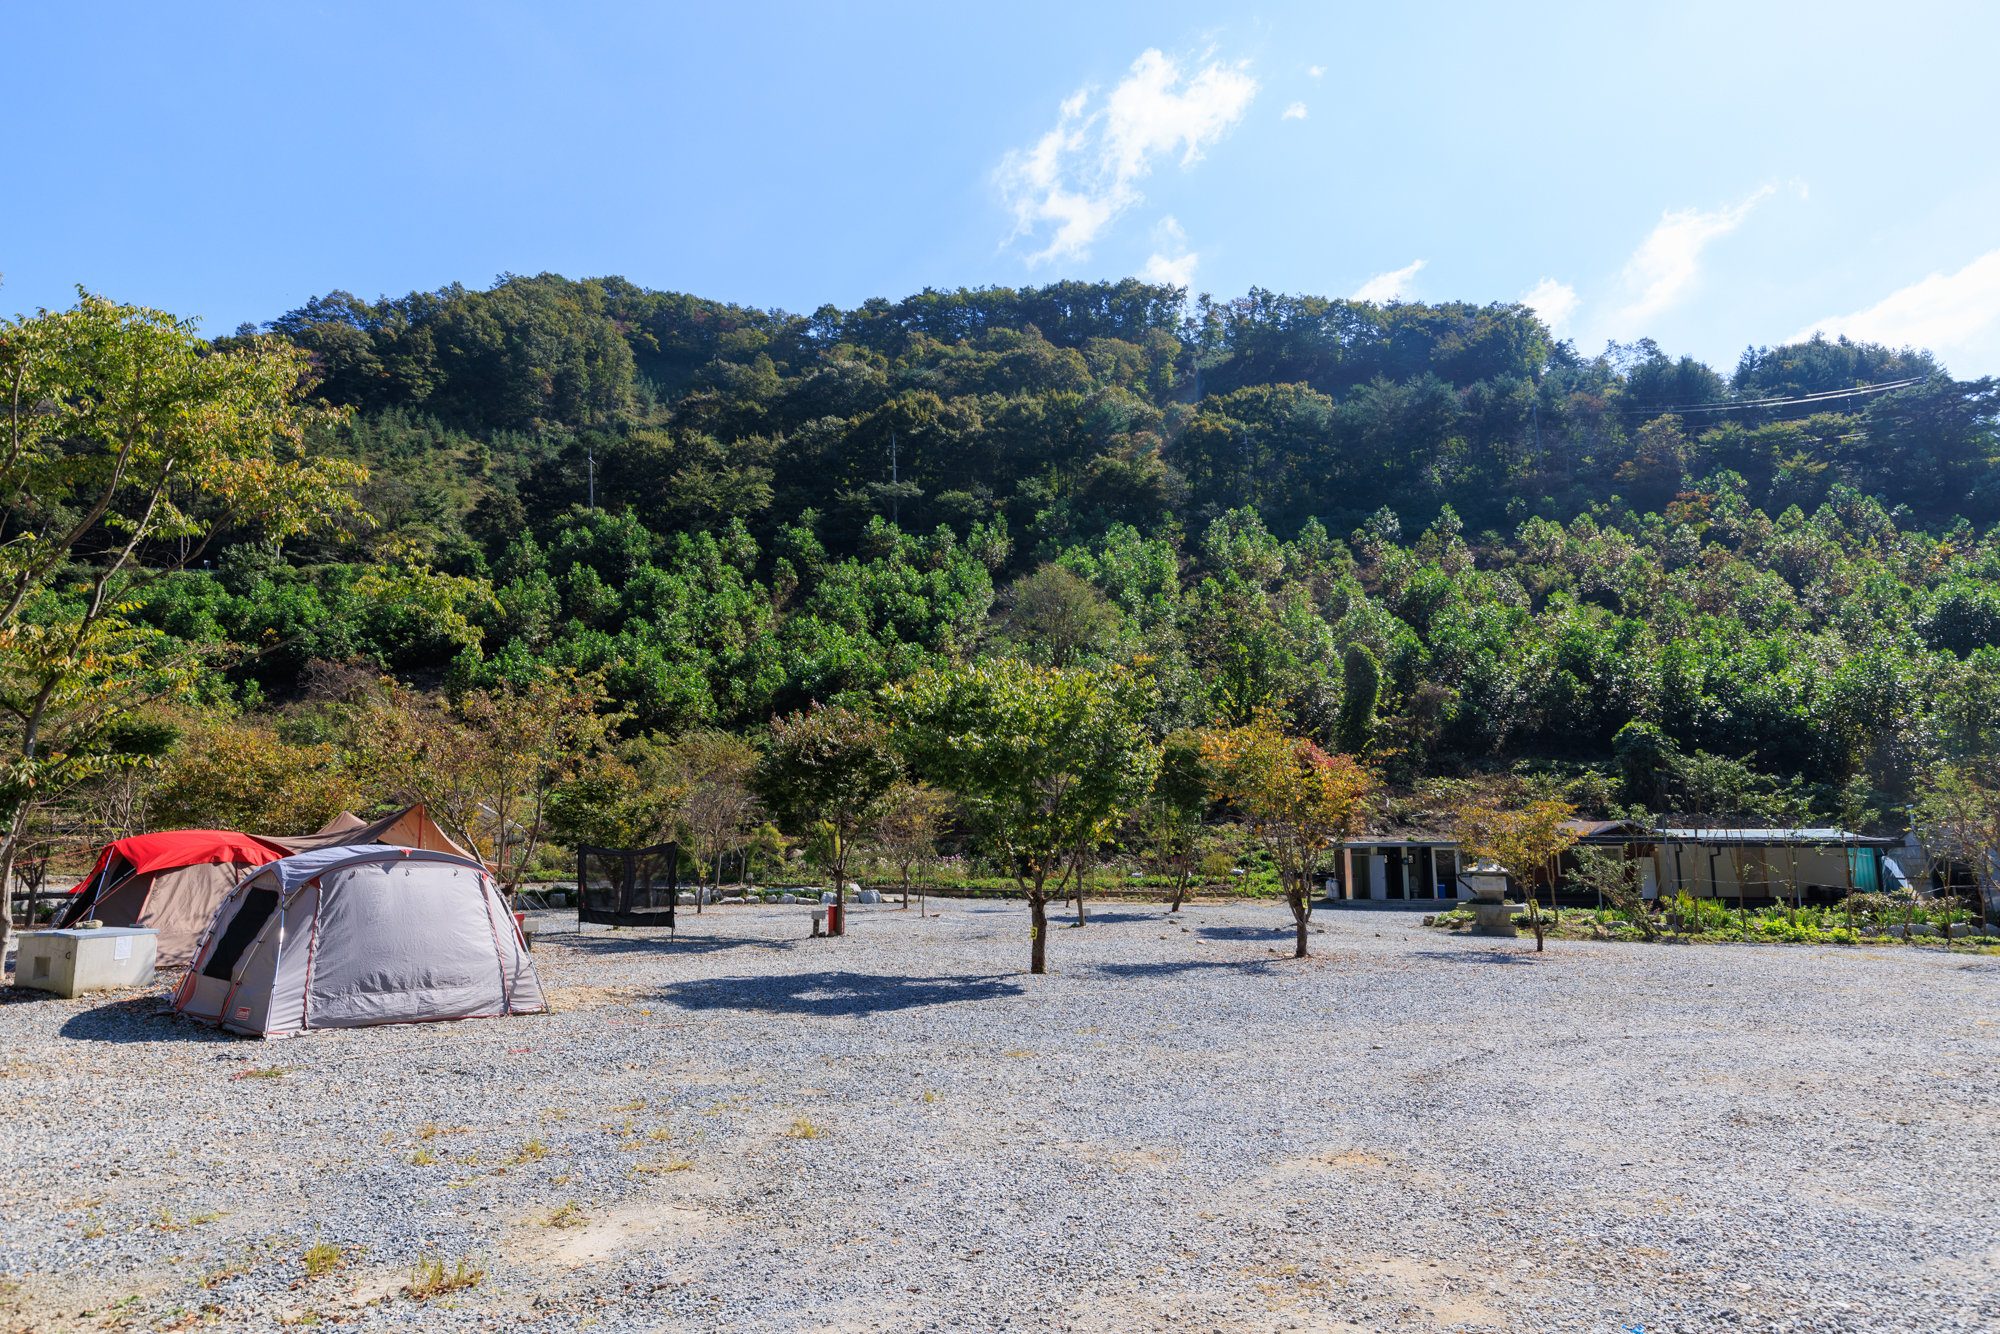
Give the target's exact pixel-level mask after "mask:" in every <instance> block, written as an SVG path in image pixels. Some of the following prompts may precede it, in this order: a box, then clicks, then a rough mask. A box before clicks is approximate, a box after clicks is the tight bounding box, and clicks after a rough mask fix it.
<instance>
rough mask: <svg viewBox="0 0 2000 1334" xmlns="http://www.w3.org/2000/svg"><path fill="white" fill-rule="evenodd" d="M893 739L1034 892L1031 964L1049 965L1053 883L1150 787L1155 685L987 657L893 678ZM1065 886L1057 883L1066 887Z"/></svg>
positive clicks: (1117, 672)
mask: <svg viewBox="0 0 2000 1334" xmlns="http://www.w3.org/2000/svg"><path fill="white" fill-rule="evenodd" d="M886 698H887V701H888V708H889V711H890V714H891V716H892V717H893V718H894V719H895V721H896V733H897V744H898V745H899V746H900V747H901V748H902V750H903V753H904V754H905V755H907V756H908V757H909V759H910V762H911V764H912V766H913V767H915V768H916V770H917V771H918V772H920V773H922V774H924V775H926V776H927V777H929V778H931V779H932V780H934V781H935V782H937V783H938V784H939V785H940V786H941V787H944V788H945V789H946V790H948V791H950V792H953V793H955V794H956V795H957V796H958V798H959V800H960V801H962V802H963V803H964V804H965V807H966V810H967V812H968V814H969V815H970V816H971V817H972V819H973V820H974V821H975V822H976V823H977V824H978V825H979V827H980V829H981V830H982V831H983V832H984V833H985V835H986V837H987V838H988V839H990V840H991V841H992V843H993V845H994V846H995V847H996V848H997V849H998V850H999V851H1000V852H1001V853H1002V854H1003V855H1004V856H1005V857H1006V858H1007V861H1008V864H1009V865H1010V866H1011V867H1012V869H1013V872H1014V878H1015V883H1017V884H1018V885H1020V886H1021V889H1022V891H1023V892H1024V893H1025V894H1026V896H1027V899H1028V911H1029V919H1030V923H1031V927H1030V929H1031V932H1032V938H1031V941H1030V944H1029V950H1028V971H1029V972H1031V973H1045V972H1047V971H1048V928H1049V921H1048V904H1049V896H1048V882H1049V879H1050V877H1051V876H1055V875H1057V874H1058V873H1059V872H1064V868H1065V867H1069V868H1073V867H1074V865H1075V853H1076V851H1077V849H1079V848H1083V847H1088V846H1090V845H1092V844H1095V843H1097V842H1099V841H1101V840H1102V839H1103V838H1104V836H1105V835H1106V834H1107V833H1108V832H1109V831H1110V830H1111V828H1112V827H1113V826H1114V825H1115V824H1116V823H1117V821H1118V819H1119V817H1120V816H1122V815H1123V814H1124V812H1126V811H1128V810H1130V809H1131V808H1132V806H1133V805H1135V804H1136V803H1137V802H1138V801H1139V799H1140V798H1141V797H1143V796H1144V795H1145V793H1146V791H1147V789H1148V787H1149V786H1150V785H1151V783H1152V780H1153V774H1154V772H1155V771H1156V770H1157V768H1158V766H1159V747H1158V746H1156V745H1155V744H1154V743H1153V741H1152V740H1151V738H1149V737H1148V736H1147V734H1146V730H1145V727H1144V718H1145V716H1146V713H1147V711H1148V710H1149V709H1151V708H1152V707H1153V705H1154V704H1155V702H1156V701H1157V698H1158V695H1157V692H1156V690H1155V688H1154V686H1153V684H1152V683H1151V682H1150V681H1147V680H1145V679H1143V678H1140V677H1136V676H1134V675H1133V674H1131V673H1130V672H1127V671H1125V670H1124V669H1122V668H1101V669H1077V670H1071V671H1062V670H1059V669H1056V668H1050V667H1034V666H1030V665H1028V664H1025V663H1018V662H987V663H981V664H979V665H977V666H973V667H964V668H955V669H953V670H950V671H943V672H938V671H931V672H925V673H922V674H920V675H918V676H916V677H914V678H912V679H911V680H908V681H905V682H901V683H899V684H897V685H894V686H891V687H890V688H889V690H888V691H887V692H886ZM1058 888H1059V889H1060V888H1061V885H1060V884H1059V885H1058Z"/></svg>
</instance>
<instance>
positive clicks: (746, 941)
mask: <svg viewBox="0 0 2000 1334" xmlns="http://www.w3.org/2000/svg"><path fill="white" fill-rule="evenodd" d="M643 929H644V930H645V932H646V934H644V935H643V936H642V935H640V934H639V933H638V932H637V931H615V932H613V931H604V932H597V931H593V932H591V933H590V934H588V935H581V934H577V935H564V936H558V935H555V934H553V933H551V934H548V935H544V936H541V937H538V939H539V940H541V941H545V942H546V943H547V944H549V945H550V946H560V947H561V948H563V949H566V950H570V951H572V952H574V953H577V954H590V955H597V956H602V957H609V956H613V955H623V954H662V955H686V954H716V953H719V952H721V951H723V950H736V949H750V950H772V951H777V952H780V953H782V952H783V951H786V950H791V949H795V948H797V947H798V945H799V944H801V943H802V942H804V941H805V940H807V939H808V937H807V936H806V935H805V934H804V933H803V932H801V933H800V935H799V938H798V939H797V940H768V939H764V938H762V937H757V936H747V937H746V936H710V935H696V934H694V933H692V932H689V931H686V930H682V931H681V932H680V933H679V934H678V935H675V936H669V935H668V934H667V933H666V932H664V931H661V930H659V929H658V928H653V927H648V928H643Z"/></svg>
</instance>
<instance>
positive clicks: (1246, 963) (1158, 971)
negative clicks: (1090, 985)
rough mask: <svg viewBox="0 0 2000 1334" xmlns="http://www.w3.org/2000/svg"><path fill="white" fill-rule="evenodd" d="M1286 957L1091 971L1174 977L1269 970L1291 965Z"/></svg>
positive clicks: (1093, 967) (1099, 967) (1117, 965)
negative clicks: (1185, 974)
mask: <svg viewBox="0 0 2000 1334" xmlns="http://www.w3.org/2000/svg"><path fill="white" fill-rule="evenodd" d="M1291 962H1293V959H1292V957H1291V956H1290V955H1286V956H1285V957H1284V958H1283V959H1181V960H1178V961H1163V962H1160V963H1098V964H1092V965H1090V971H1092V972H1093V973H1100V974H1102V975H1104V976H1105V977H1117V978H1132V977H1172V976H1174V975H1176V974H1179V973H1195V972H1207V971H1213V970H1214V969H1218V968H1226V969H1235V970H1237V971H1242V970H1244V969H1250V968H1269V967H1270V966H1271V965H1273V964H1276V963H1291Z"/></svg>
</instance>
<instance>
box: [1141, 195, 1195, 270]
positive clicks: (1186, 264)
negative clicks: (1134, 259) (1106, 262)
mask: <svg viewBox="0 0 2000 1334" xmlns="http://www.w3.org/2000/svg"><path fill="white" fill-rule="evenodd" d="M1153 246H1154V250H1153V254H1152V258H1150V259H1148V260H1147V261H1146V267H1145V268H1144V269H1143V270H1141V271H1140V275H1139V276H1140V277H1142V278H1144V279H1145V280H1146V281H1147V282H1149V283H1168V284H1171V285H1172V286H1174V287H1186V286H1187V285H1188V284H1189V283H1190V282H1192V281H1193V279H1194V266H1195V265H1196V264H1198V263H1200V262H1201V256H1200V255H1198V254H1196V253H1195V252H1194V251H1192V250H1189V249H1188V248H1187V232H1186V230H1185V229H1184V228H1182V226H1181V225H1180V223H1179V222H1178V221H1176V220H1175V218H1174V215H1173V214H1171V213H1169V214H1168V215H1167V216H1166V217H1164V218H1161V219H1160V220H1159V222H1158V223H1156V224H1155V225H1154V227H1153Z"/></svg>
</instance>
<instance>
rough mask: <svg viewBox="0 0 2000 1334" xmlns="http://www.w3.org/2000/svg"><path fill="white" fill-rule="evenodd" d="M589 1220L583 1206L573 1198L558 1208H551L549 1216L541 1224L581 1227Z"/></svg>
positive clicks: (546, 1225)
mask: <svg viewBox="0 0 2000 1334" xmlns="http://www.w3.org/2000/svg"><path fill="white" fill-rule="evenodd" d="M589 1221H590V1215H589V1214H587V1213H585V1212H584V1211H583V1206H582V1205H580V1204H578V1203H577V1202H576V1201H575V1200H570V1201H568V1202H567V1203H565V1204H563V1205H561V1206H560V1207H558V1208H555V1209H551V1210H550V1211H549V1216H548V1217H547V1218H544V1219H543V1220H542V1226H543V1227H555V1228H572V1227H582V1226H583V1225H584V1224H585V1223H588V1222H589Z"/></svg>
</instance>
